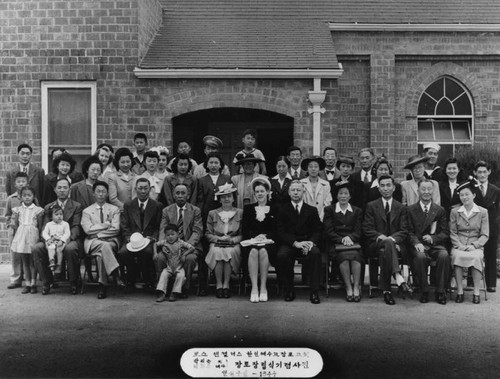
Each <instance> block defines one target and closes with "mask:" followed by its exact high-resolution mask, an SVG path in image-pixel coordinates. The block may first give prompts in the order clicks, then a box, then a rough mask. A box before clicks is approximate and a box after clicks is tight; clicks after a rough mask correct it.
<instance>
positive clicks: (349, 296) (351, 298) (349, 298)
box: [345, 295, 354, 303]
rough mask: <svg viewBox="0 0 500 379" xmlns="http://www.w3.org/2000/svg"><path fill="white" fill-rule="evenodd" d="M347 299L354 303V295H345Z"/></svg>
mask: <svg viewBox="0 0 500 379" xmlns="http://www.w3.org/2000/svg"><path fill="white" fill-rule="evenodd" d="M345 301H347V302H348V303H352V302H353V301H354V296H352V295H347V296H346V297H345Z"/></svg>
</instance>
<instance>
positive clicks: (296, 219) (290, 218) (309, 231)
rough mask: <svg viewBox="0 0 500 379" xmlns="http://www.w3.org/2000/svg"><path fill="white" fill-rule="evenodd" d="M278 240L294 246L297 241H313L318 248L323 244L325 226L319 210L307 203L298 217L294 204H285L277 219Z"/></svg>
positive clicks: (283, 243)
mask: <svg viewBox="0 0 500 379" xmlns="http://www.w3.org/2000/svg"><path fill="white" fill-rule="evenodd" d="M276 224H277V227H276V229H277V233H276V234H277V238H278V241H279V242H280V243H281V244H282V245H288V246H293V243H294V242H295V241H297V242H302V241H311V242H313V243H314V244H315V245H316V246H319V245H320V243H321V237H322V232H323V224H322V223H321V220H320V219H319V214H318V210H317V209H316V208H315V207H313V206H311V205H309V204H306V203H305V202H304V203H303V204H302V209H301V210H300V214H299V215H297V212H296V211H295V208H294V207H293V205H292V203H291V202H290V203H287V204H284V205H283V207H281V209H280V210H279V213H278V219H277V223H276Z"/></svg>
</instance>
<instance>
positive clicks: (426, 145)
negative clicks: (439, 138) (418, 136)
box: [424, 142, 441, 152]
mask: <svg viewBox="0 0 500 379" xmlns="http://www.w3.org/2000/svg"><path fill="white" fill-rule="evenodd" d="M427 149H434V150H436V151H437V152H439V150H441V146H439V144H437V143H435V142H428V143H424V151H425V150H427Z"/></svg>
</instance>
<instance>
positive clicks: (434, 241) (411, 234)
mask: <svg viewBox="0 0 500 379" xmlns="http://www.w3.org/2000/svg"><path fill="white" fill-rule="evenodd" d="M434 191H438V188H436V187H435V186H434V184H433V181H432V180H430V179H427V178H422V179H420V181H419V182H418V194H419V197H420V201H419V202H418V203H415V204H413V205H410V206H409V207H408V239H409V242H410V252H411V256H412V257H413V265H414V269H415V273H416V276H417V279H418V283H419V284H420V288H421V290H422V293H421V295H420V302H421V303H428V302H429V283H428V281H427V270H428V265H429V262H430V261H431V259H432V260H434V261H436V264H437V265H436V270H435V275H436V291H435V299H436V302H438V303H439V304H442V305H445V304H446V295H445V286H446V284H447V283H448V280H449V276H450V255H449V254H448V250H447V249H446V247H445V246H446V242H447V240H448V238H449V236H450V231H449V227H448V222H447V217H446V211H445V210H444V208H443V207H441V206H439V205H437V204H434V203H433V202H432V193H433V192H434Z"/></svg>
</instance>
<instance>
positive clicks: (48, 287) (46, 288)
mask: <svg viewBox="0 0 500 379" xmlns="http://www.w3.org/2000/svg"><path fill="white" fill-rule="evenodd" d="M49 292H50V286H45V285H44V286H43V287H42V295H48V294H49Z"/></svg>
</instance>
